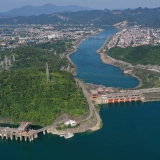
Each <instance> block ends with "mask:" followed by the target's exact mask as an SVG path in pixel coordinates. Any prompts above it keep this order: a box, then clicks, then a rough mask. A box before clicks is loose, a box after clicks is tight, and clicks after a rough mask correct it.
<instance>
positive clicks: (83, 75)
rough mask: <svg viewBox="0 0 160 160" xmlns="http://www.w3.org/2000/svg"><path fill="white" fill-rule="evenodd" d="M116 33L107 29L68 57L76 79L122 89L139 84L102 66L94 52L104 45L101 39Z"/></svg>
mask: <svg viewBox="0 0 160 160" xmlns="http://www.w3.org/2000/svg"><path fill="white" fill-rule="evenodd" d="M116 32H117V29H115V28H109V29H107V30H106V31H105V32H102V33H100V34H98V35H97V36H96V38H94V37H95V35H94V36H91V37H89V38H88V39H87V40H85V42H84V43H82V44H81V45H80V46H79V48H78V51H77V52H75V54H72V55H71V56H70V57H71V59H72V61H73V62H74V63H75V64H76V66H77V77H78V78H80V79H83V80H84V81H85V82H88V83H94V84H102V85H105V86H115V87H123V88H133V87H135V86H137V85H138V84H139V81H138V80H137V79H136V78H133V77H131V76H125V75H124V73H123V71H122V70H120V69H119V68H117V67H114V66H111V65H106V64H104V63H103V62H102V61H101V58H100V55H99V54H98V53H97V52H96V51H97V50H98V49H99V48H100V47H101V46H102V45H103V44H104V41H105V40H104V39H103V38H101V37H110V36H111V35H113V34H115V33H116Z"/></svg>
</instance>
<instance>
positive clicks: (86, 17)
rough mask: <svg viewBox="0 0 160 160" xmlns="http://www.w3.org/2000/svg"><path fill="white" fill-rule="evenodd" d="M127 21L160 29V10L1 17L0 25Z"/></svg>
mask: <svg viewBox="0 0 160 160" xmlns="http://www.w3.org/2000/svg"><path fill="white" fill-rule="evenodd" d="M123 21H127V22H128V25H142V26H146V27H154V28H155V27H157V28H160V8H152V9H150V8H140V7H139V8H136V9H126V10H108V9H105V10H91V11H78V12H64V13H53V14H50V15H44V14H43V15H38V16H28V17H25V16H19V17H9V18H8V17H5V18H1V17H0V24H59V23H60V24H89V25H90V24H93V25H96V26H109V25H114V24H116V23H119V22H123Z"/></svg>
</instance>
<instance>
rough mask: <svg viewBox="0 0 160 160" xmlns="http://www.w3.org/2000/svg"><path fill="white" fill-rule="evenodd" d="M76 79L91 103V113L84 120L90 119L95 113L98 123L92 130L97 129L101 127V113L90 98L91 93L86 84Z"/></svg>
mask: <svg viewBox="0 0 160 160" xmlns="http://www.w3.org/2000/svg"><path fill="white" fill-rule="evenodd" d="M75 80H76V82H78V84H79V86H80V87H81V88H82V91H83V93H84V95H85V97H86V98H87V102H88V104H89V113H90V114H89V116H88V117H87V118H86V119H84V121H85V120H89V119H90V118H91V117H92V116H93V114H94V113H95V115H96V118H97V125H96V126H95V127H93V128H91V130H97V129H99V128H100V125H101V117H100V115H99V113H98V112H97V110H96V108H95V106H94V104H93V103H92V101H91V99H90V94H89V93H88V91H87V89H86V88H85V86H84V84H83V83H82V82H81V81H79V80H78V79H77V78H75Z"/></svg>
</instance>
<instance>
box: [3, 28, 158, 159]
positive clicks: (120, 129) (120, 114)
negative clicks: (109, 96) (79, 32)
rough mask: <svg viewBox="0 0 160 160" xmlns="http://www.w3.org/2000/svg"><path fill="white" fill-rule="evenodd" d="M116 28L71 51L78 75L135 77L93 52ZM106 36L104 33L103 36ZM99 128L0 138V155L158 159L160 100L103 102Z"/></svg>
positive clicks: (106, 80)
mask: <svg viewBox="0 0 160 160" xmlns="http://www.w3.org/2000/svg"><path fill="white" fill-rule="evenodd" d="M116 32H117V30H116V29H115V28H107V29H106V30H105V31H104V32H102V33H99V34H98V35H94V36H91V37H89V38H88V39H86V40H84V41H83V42H82V44H81V45H80V46H79V48H78V50H77V51H76V52H75V53H74V54H72V55H71V56H70V57H71V59H72V60H73V62H74V63H75V64H76V66H77V77H78V78H80V79H82V80H83V81H85V82H87V83H94V84H102V85H105V86H115V87H123V88H132V87H135V86H137V85H138V83H139V82H138V80H137V79H135V78H133V77H131V76H125V75H124V74H123V71H121V70H120V69H119V68H116V67H114V66H111V65H107V64H104V63H102V61H101V59H100V56H99V54H97V53H96V51H97V49H99V48H100V47H101V46H102V45H103V43H104V42H105V40H106V39H107V37H109V36H111V35H113V34H115V33H116ZM103 37H105V38H103ZM100 107H101V111H100V115H101V118H102V120H103V128H102V129H100V130H98V131H96V132H90V131H89V132H86V133H82V134H76V135H75V136H74V137H73V138H71V139H68V140H65V139H64V138H60V137H59V136H55V135H52V134H46V135H39V137H38V139H35V140H34V141H32V142H29V141H27V142H25V141H19V140H18V141H16V140H12V141H11V140H10V139H9V140H5V139H3V140H2V139H0V151H1V155H0V159H2V160H3V159H6V160H13V159H17V160H21V159H23V160H52V159H53V160H64V159H66V160H82V159H83V160H90V159H91V160H151V159H153V160H160V138H159V137H160V136H159V135H160V102H152V103H141V102H136V103H121V104H109V105H102V106H100Z"/></svg>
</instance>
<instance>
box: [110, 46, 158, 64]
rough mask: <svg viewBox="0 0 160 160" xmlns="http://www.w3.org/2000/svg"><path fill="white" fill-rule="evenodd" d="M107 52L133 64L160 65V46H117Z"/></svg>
mask: <svg viewBox="0 0 160 160" xmlns="http://www.w3.org/2000/svg"><path fill="white" fill-rule="evenodd" d="M107 54H108V55H109V56H111V57H113V58H115V59H118V60H122V61H125V62H128V63H131V64H133V65H137V64H142V65H148V64H151V65H160V46H150V45H147V46H139V47H128V48H119V47H116V48H112V49H110V50H109V51H107Z"/></svg>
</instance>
